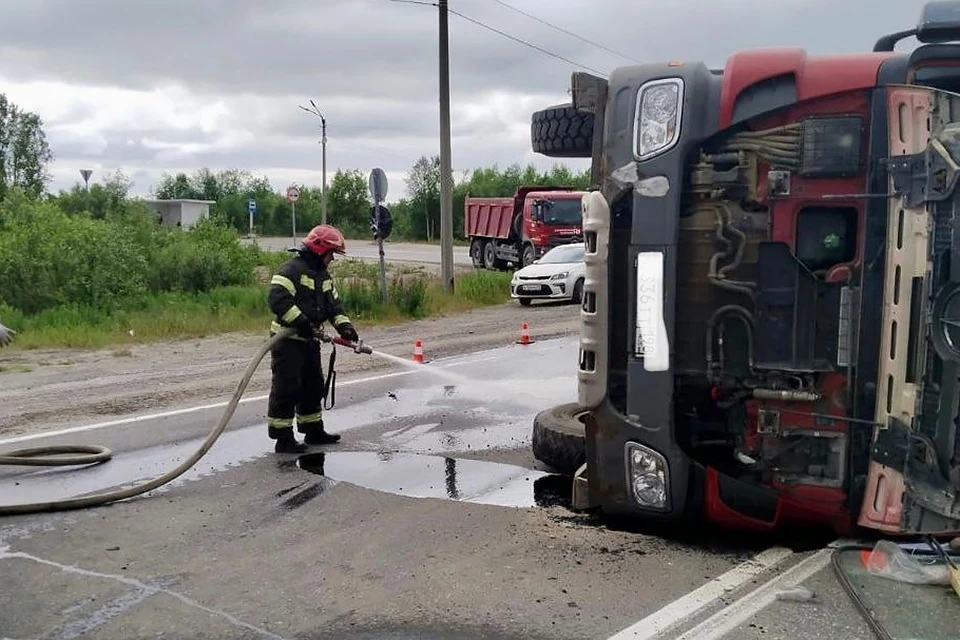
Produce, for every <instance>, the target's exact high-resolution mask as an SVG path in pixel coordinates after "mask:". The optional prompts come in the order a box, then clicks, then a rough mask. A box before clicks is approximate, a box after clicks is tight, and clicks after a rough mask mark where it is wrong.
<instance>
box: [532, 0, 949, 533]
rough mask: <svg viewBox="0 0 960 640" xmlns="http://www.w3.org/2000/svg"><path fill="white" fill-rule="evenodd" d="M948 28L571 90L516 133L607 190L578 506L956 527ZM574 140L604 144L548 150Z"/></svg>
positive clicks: (922, 27) (583, 368)
mask: <svg viewBox="0 0 960 640" xmlns="http://www.w3.org/2000/svg"><path fill="white" fill-rule="evenodd" d="M957 16H960V3H956V2H933V3H929V4H928V5H927V6H926V7H925V9H924V14H923V17H922V19H921V21H920V24H919V25H918V27H917V28H915V29H911V30H908V31H904V32H900V33H897V34H892V35H890V36H885V37H884V38H881V39H880V40H879V41H878V42H877V45H876V46H875V48H874V51H873V52H869V53H863V54H856V55H834V56H809V55H807V53H806V52H805V51H804V50H802V49H799V48H776V49H766V50H757V51H742V52H738V53H735V54H733V55H731V56H730V57H729V59H728V60H727V63H726V66H725V68H724V69H722V70H715V69H710V68H708V67H707V66H706V65H704V64H702V63H699V62H680V63H676V62H674V63H666V64H645V65H638V66H631V67H625V68H621V69H617V70H615V71H614V72H613V73H612V74H611V76H610V78H609V79H603V78H598V77H594V76H591V75H589V74H585V73H576V74H574V77H573V82H572V85H573V86H572V95H573V104H572V105H569V106H567V107H565V108H563V109H558V108H556V107H554V108H552V109H550V110H547V111H549V113H550V114H551V115H550V116H549V117H552V118H555V119H558V120H561V119H562V120H565V122H564V123H559V122H558V123H557V124H558V125H561V124H562V125H564V126H555V127H543V126H534V127H533V128H532V132H533V133H532V136H533V146H534V150H535V151H539V152H541V153H545V154H546V155H551V153H550V150H551V149H557V148H561V149H563V152H564V154H565V157H570V156H571V155H573V154H574V153H575V152H576V151H579V152H580V153H581V155H582V156H583V157H591V158H592V160H593V166H592V171H593V182H594V183H595V184H598V185H600V188H599V190H597V191H593V192H590V193H588V194H587V195H586V196H584V198H583V211H584V214H583V228H584V242H585V244H586V247H587V250H586V255H585V262H586V273H587V275H586V285H585V292H584V299H583V308H582V310H581V331H580V361H579V369H578V377H579V405H580V407H581V408H582V410H583V417H582V421H583V423H584V424H585V427H584V433H585V437H584V448H583V453H582V460H583V464H582V466H580V468H579V469H578V471H577V473H576V477H575V480H574V487H575V495H579V496H580V498H578V502H579V504H580V506H586V507H595V508H599V509H600V510H601V511H603V512H604V513H609V514H615V515H619V516H628V517H636V518H643V519H648V520H667V521H670V520H681V519H686V518H698V519H706V520H709V521H712V522H715V523H718V524H720V525H722V526H725V527H728V528H735V529H747V530H755V531H767V530H772V529H775V528H779V527H784V526H793V525H798V524H802V525H810V524H819V525H827V526H830V527H832V528H834V529H835V530H836V531H838V532H840V533H842V534H845V533H849V532H850V531H851V530H852V529H853V528H854V527H855V526H857V525H859V526H862V527H867V528H872V529H880V530H883V531H886V532H890V533H931V534H942V533H946V532H956V531H957V530H960V438H958V423H960V329H958V328H957V327H960V208H958V207H956V204H955V202H956V199H957V198H958V197H960V193H958V192H957V191H956V186H957V183H958V181H960V94H957V93H953V91H955V90H956V89H958V87H960V44H958V43H956V42H955V41H960V18H958V17H957ZM914 35H915V36H916V37H917V39H918V40H919V41H920V42H921V43H922V46H920V47H919V48H917V49H916V50H914V51H912V52H909V53H905V52H895V51H894V45H895V44H896V43H897V42H898V41H899V40H901V39H903V38H904V37H907V36H914ZM543 113H546V112H541V114H538V115H535V116H534V125H542V120H543V119H544V117H546V116H544V115H542V114H543ZM574 121H575V122H576V124H577V125H578V127H577V128H578V130H579V131H581V132H582V131H583V129H584V126H585V125H586V123H587V122H589V124H590V126H591V127H593V128H594V130H595V131H596V134H595V135H593V134H591V135H588V136H586V135H585V136H584V138H585V139H586V140H588V141H589V142H588V143H587V144H585V145H582V146H581V147H579V149H576V148H575V147H576V145H575V144H573V143H571V141H569V140H566V141H565V140H559V139H558V140H547V139H544V138H543V133H542V132H543V131H544V130H546V129H549V130H553V131H563V130H567V129H569V128H570V126H569V125H570V124H571V123H572V122H574ZM538 136H539V137H538Z"/></svg>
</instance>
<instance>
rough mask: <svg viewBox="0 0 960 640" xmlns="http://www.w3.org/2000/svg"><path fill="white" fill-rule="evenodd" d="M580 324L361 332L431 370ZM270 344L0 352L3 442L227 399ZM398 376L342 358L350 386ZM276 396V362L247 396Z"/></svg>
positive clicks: (451, 320) (248, 339)
mask: <svg viewBox="0 0 960 640" xmlns="http://www.w3.org/2000/svg"><path fill="white" fill-rule="evenodd" d="M578 321H579V307H578V306H577V305H570V304H539V305H533V306H531V307H520V306H518V305H517V304H516V303H511V304H506V305H498V306H495V307H489V308H486V309H481V310H475V311H470V312H467V313H463V314H456V315H451V316H447V317H441V318H431V319H426V320H418V321H415V322H410V323H404V324H400V325H395V326H392V327H375V328H369V329H368V328H365V327H364V326H363V324H362V323H359V330H360V334H361V337H362V338H363V340H364V341H365V342H367V343H368V344H370V345H371V346H373V347H374V348H376V349H379V350H381V351H384V352H385V353H390V354H393V355H397V356H401V357H410V356H411V355H412V353H413V343H414V341H415V340H417V339H419V340H422V341H423V349H424V354H425V356H426V357H427V359H428V360H429V359H432V358H441V357H447V356H453V355H458V354H462V353H469V352H471V351H477V350H481V349H487V348H493V347H497V346H503V345H508V344H511V343H512V342H514V341H516V339H517V338H518V337H519V334H520V326H521V324H522V323H523V322H528V323H529V325H530V334H531V336H533V337H534V338H549V337H559V336H565V335H571V334H574V333H576V331H577V328H578ZM265 339H266V332H262V333H240V334H227V335H221V336H215V337H210V338H203V339H199V340H179V341H170V342H158V343H151V344H147V345H137V346H133V347H122V348H116V349H98V350H92V351H84V350H73V349H63V350H61V349H58V350H36V351H6V352H3V351H0V437H2V436H6V437H10V436H16V435H22V434H26V433H33V432H38V431H45V430H50V429H62V428H65V427H70V426H75V425H80V424H85V423H90V422H96V421H98V420H109V419H112V418H116V417H119V416H122V415H129V414H134V413H140V412H144V411H164V410H170V409H177V408H181V407H184V406H191V405H196V404H202V403H204V402H209V401H215V400H220V399H224V398H226V397H228V396H229V395H230V394H231V393H233V391H234V389H235V388H236V384H237V381H238V379H239V377H240V376H241V375H242V373H243V369H244V367H246V365H247V364H248V362H249V359H250V358H251V357H252V356H253V354H254V352H255V350H256V348H257V347H258V346H259V345H260V344H261V343H262V341H263V340H265ZM395 368H396V365H391V364H389V363H386V362H384V361H383V360H380V359H377V358H371V357H361V356H354V355H353V354H352V353H345V352H344V351H343V350H341V351H340V352H338V358H337V372H338V377H339V379H340V380H344V379H347V378H349V377H351V376H352V375H361V374H362V375H368V374H370V373H381V372H386V371H389V370H392V369H395ZM269 388H270V366H269V357H268V359H265V360H264V362H263V363H261V365H260V367H259V368H258V369H257V372H256V374H255V375H254V378H253V380H252V382H251V384H250V387H249V388H248V389H247V394H248V395H259V394H265V393H267V392H268V391H269Z"/></svg>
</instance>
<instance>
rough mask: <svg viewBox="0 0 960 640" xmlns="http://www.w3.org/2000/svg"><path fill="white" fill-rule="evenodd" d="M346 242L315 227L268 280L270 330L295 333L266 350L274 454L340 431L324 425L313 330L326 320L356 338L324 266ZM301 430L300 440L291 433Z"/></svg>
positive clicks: (331, 439)
mask: <svg viewBox="0 0 960 640" xmlns="http://www.w3.org/2000/svg"><path fill="white" fill-rule="evenodd" d="M346 249H347V247H346V241H345V240H344V237H343V234H342V233H340V231H339V230H338V229H337V228H336V227H332V226H330V225H319V226H316V227H314V228H313V229H312V230H311V231H310V233H309V234H307V237H306V238H305V239H304V240H303V242H301V243H300V246H299V247H298V248H297V249H296V250H295V251H296V253H297V255H296V256H295V257H293V258H291V259H290V260H289V261H287V262H286V263H284V264H283V266H281V267H280V269H279V270H278V272H277V274H276V275H274V276H273V278H272V279H271V280H270V285H271V286H270V293H269V295H268V298H267V302H268V304H269V305H270V310H271V311H272V312H273V313H274V314H275V315H276V319H275V320H274V321H273V323H272V324H271V328H270V334H271V335H274V334H276V333H277V332H278V331H279V330H280V328H281V327H293V328H294V329H296V334H295V335H291V336H289V337H286V338H283V339H281V340H280V341H278V342H277V343H275V344H274V346H273V348H272V349H271V354H270V356H271V367H270V368H271V371H272V372H273V380H272V384H271V388H270V399H269V400H268V404H267V429H268V435H269V437H270V438H271V439H273V440H276V445H275V447H274V450H275V451H276V452H277V453H303V452H304V451H306V450H307V446H308V445H321V444H333V443H336V442H337V441H339V440H340V436H339V434H331V433H327V432H326V431H325V430H324V426H323V413H322V409H323V398H322V395H323V394H322V389H323V384H324V381H323V371H322V369H321V363H320V341H319V340H318V339H317V332H318V331H319V330H320V327H321V325H322V324H323V323H324V322H329V323H330V324H332V325H333V327H334V329H336V331H337V333H339V334H340V336H341V337H342V338H344V339H345V340H349V341H350V342H359V340H360V337H359V336H358V335H357V330H356V329H355V328H354V326H353V324H352V323H351V322H350V318H348V317H347V316H346V314H345V313H344V311H343V305H342V304H341V302H340V295H339V294H338V293H337V290H336V288H335V287H334V286H333V278H331V277H330V272H329V271H328V270H327V266H328V265H329V264H330V262H332V261H333V258H334V255H335V254H338V253H339V254H341V255H342V254H345V253H346ZM294 418H296V420H297V431H299V432H300V433H303V434H304V441H303V443H301V442H298V441H297V439H296V437H295V436H294V433H293V420H294Z"/></svg>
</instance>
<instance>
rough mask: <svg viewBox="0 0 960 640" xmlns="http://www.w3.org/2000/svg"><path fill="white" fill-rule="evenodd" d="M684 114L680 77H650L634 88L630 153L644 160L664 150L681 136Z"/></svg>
mask: <svg viewBox="0 0 960 640" xmlns="http://www.w3.org/2000/svg"><path fill="white" fill-rule="evenodd" d="M682 116H683V80H681V79H680V78H666V79H663V80H651V81H650V82H647V83H645V84H644V85H643V86H642V87H640V90H639V91H638V92H637V109H636V115H635V120H634V130H633V155H634V156H635V157H636V159H637V160H647V159H649V158H652V157H653V156H655V155H657V154H659V153H663V152H664V151H666V150H667V149H669V148H670V147H672V146H673V145H674V144H676V142H677V138H679V137H680V119H681V117H682Z"/></svg>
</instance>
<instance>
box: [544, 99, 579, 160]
mask: <svg viewBox="0 0 960 640" xmlns="http://www.w3.org/2000/svg"><path fill="white" fill-rule="evenodd" d="M530 144H531V146H532V147H533V151H534V153H540V154H543V155H545V156H548V157H550V158H589V157H591V156H592V155H593V114H592V113H587V112H586V111H578V110H577V109H575V108H573V106H572V105H569V104H559V105H554V106H552V107H550V108H548V109H543V110H542V111H536V112H534V114H533V117H532V118H531V120H530Z"/></svg>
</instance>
